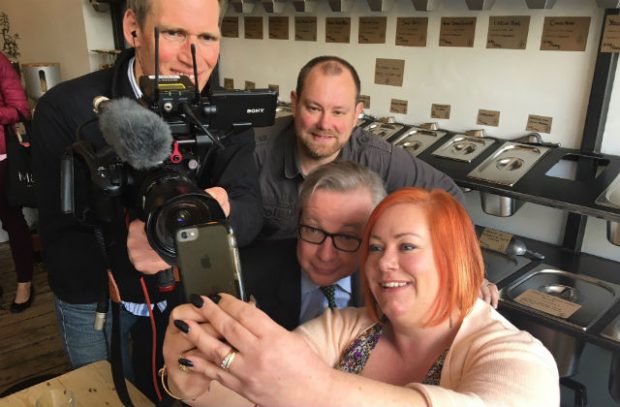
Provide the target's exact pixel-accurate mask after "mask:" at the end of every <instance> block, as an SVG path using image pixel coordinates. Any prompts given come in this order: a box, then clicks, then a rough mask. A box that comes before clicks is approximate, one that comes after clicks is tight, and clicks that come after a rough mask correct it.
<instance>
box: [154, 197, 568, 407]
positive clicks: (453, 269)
mask: <svg viewBox="0 0 620 407" xmlns="http://www.w3.org/2000/svg"><path fill="white" fill-rule="evenodd" d="M362 250H363V252H362V254H361V255H362V260H363V261H362V264H363V267H362V270H363V276H362V278H363V284H364V289H365V295H366V308H365V309H364V308H359V309H358V308H347V309H344V310H336V309H334V310H328V311H326V312H325V313H324V314H323V315H322V316H320V317H318V318H316V319H314V320H312V321H309V322H307V323H306V324H304V325H302V326H300V327H299V328H298V329H297V330H296V331H295V332H292V333H291V332H287V331H286V330H284V329H283V328H280V327H279V326H277V325H276V324H275V323H274V322H273V321H271V320H269V318H268V317H267V316H266V315H265V314H264V313H262V312H261V311H260V310H258V309H256V308H255V307H254V306H253V305H251V304H246V303H243V302H241V301H239V300H236V299H235V298H233V297H231V296H228V295H221V296H215V298H209V299H207V298H206V297H194V299H193V301H192V302H193V306H192V305H184V306H181V307H178V308H177V309H175V310H174V311H173V313H172V316H171V318H172V319H174V320H175V323H174V325H172V324H171V327H169V329H168V332H167V335H166V344H165V346H164V355H165V356H166V362H167V363H168V365H169V366H170V365H177V364H178V366H179V368H178V369H177V368H174V369H164V371H163V373H166V371H167V379H168V381H166V380H165V379H166V378H165V377H163V379H164V383H165V384H166V385H167V389H168V391H169V392H170V393H172V394H173V395H176V397H179V398H182V399H183V400H184V402H186V403H189V404H192V405H233V404H234V405H252V404H258V405H261V406H278V405H279V406H297V405H305V406H364V405H368V406H378V405H382V406H391V405H394V406H403V405H409V406H431V405H433V406H442V407H444V406H459V407H460V406H499V405H502V406H533V405H536V406H553V405H556V406H557V405H559V402H560V395H559V378H558V371H557V367H556V364H555V361H554V359H553V357H552V356H551V354H550V353H549V351H548V350H547V349H545V347H544V346H543V345H542V344H541V343H540V342H539V341H538V340H537V339H535V338H534V337H532V336H531V335H530V334H529V333H527V332H525V331H520V330H518V329H517V328H515V327H514V326H513V325H512V324H511V323H510V322H508V321H507V320H506V319H504V318H503V317H502V316H501V315H500V314H499V313H498V312H497V311H495V310H494V309H493V308H492V307H491V306H490V305H489V304H487V303H486V302H484V301H482V300H480V299H478V298H477V297H478V288H479V287H480V284H481V282H482V280H483V273H484V264H483V261H482V255H481V253H480V246H479V244H478V240H477V238H476V234H475V231H474V227H473V225H472V223H471V220H470V219H469V217H468V215H467V212H466V211H465V209H464V208H463V207H462V206H461V205H460V203H458V202H457V201H456V200H455V199H454V198H453V197H452V196H451V195H450V194H448V193H446V192H445V191H441V190H433V191H430V192H429V191H426V190H423V189H419V188H404V189H401V190H398V191H396V192H394V193H393V194H391V195H389V196H388V197H387V198H385V199H384V200H383V201H382V202H381V203H380V204H379V205H378V206H377V208H376V209H375V210H374V212H373V213H372V215H371V216H370V219H369V221H368V224H367V226H366V229H365V232H364V239H363V242H362ZM231 390H232V391H231ZM235 393H236V394H235ZM240 396H241V397H240Z"/></svg>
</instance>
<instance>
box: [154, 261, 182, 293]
mask: <svg viewBox="0 0 620 407" xmlns="http://www.w3.org/2000/svg"><path fill="white" fill-rule="evenodd" d="M176 284H177V282H176V280H175V279H174V273H173V272H172V267H170V268H167V269H165V270H162V271H160V272H159V273H157V288H158V289H159V292H161V293H167V292H170V291H172V290H174V289H175V287H176Z"/></svg>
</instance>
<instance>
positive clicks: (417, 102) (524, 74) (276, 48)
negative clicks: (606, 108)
mask: <svg viewBox="0 0 620 407" xmlns="http://www.w3.org/2000/svg"><path fill="white" fill-rule="evenodd" d="M227 15H228V16H238V17H239V19H240V21H242V20H243V17H244V16H247V15H249V16H263V32H264V39H262V40H246V39H244V38H243V37H244V30H243V23H242V22H241V23H240V27H239V29H240V37H239V38H223V40H222V51H221V52H222V53H221V73H220V80H221V81H223V79H224V78H233V79H234V81H235V86H236V87H243V86H244V82H245V81H246V80H249V81H253V82H255V83H256V86H257V87H267V85H268V84H277V85H279V86H280V99H282V100H286V101H288V100H290V99H289V94H290V91H291V90H292V89H293V88H294V87H295V80H296V75H297V72H298V70H299V68H300V67H301V66H302V65H303V64H304V63H305V62H307V61H308V60H309V59H310V58H312V57H314V56H317V55H322V54H334V55H338V56H341V57H343V58H345V59H347V60H349V61H350V62H351V63H352V64H353V65H354V66H355V67H356V69H357V70H358V72H359V74H360V77H361V80H362V94H366V95H370V97H371V108H370V110H369V111H368V112H369V113H371V114H373V115H375V116H379V117H381V116H387V115H389V116H394V117H395V119H396V120H397V121H402V122H405V123H411V124H416V123H422V122H428V121H437V120H436V119H431V117H430V108H431V104H432V103H441V104H450V105H451V106H452V112H451V117H450V119H449V120H439V125H440V127H442V128H446V129H450V130H467V129H473V128H481V127H483V128H485V129H486V131H487V133H488V134H489V135H492V136H495V137H500V138H506V139H509V138H513V137H516V136H520V135H524V134H525V133H526V132H525V126H526V121H527V117H528V115H529V114H537V115H543V116H551V117H553V126H552V130H551V134H548V135H547V134H543V138H544V140H545V141H551V142H558V143H561V145H562V146H564V147H569V148H579V146H580V143H581V140H582V133H583V127H584V121H585V116H586V109H587V104H588V99H589V95H590V87H591V81H592V76H593V72H594V63H595V60H596V55H597V47H598V42H599V38H600V34H601V30H602V20H603V15H604V10H603V9H601V8H599V7H598V6H597V4H596V2H595V1H594V0H557V2H556V4H555V6H554V7H553V8H552V9H550V10H534V9H528V8H527V6H526V3H525V1H524V0H496V1H495V5H494V6H493V7H492V8H491V9H490V10H486V11H473V10H468V8H467V5H466V3H465V1H464V0H443V1H441V2H439V4H438V7H437V8H436V9H435V10H433V11H430V12H423V11H416V10H415V9H414V7H413V5H412V3H411V2H410V1H409V0H394V2H393V5H392V8H391V9H389V11H387V12H385V13H380V12H372V11H370V8H369V6H368V3H367V2H366V0H352V6H351V9H350V10H349V11H348V12H346V13H336V12H332V11H331V9H330V7H329V4H328V3H327V2H325V1H319V2H317V4H316V8H315V9H314V11H313V12H312V13H307V14H304V13H297V12H295V10H294V8H293V6H292V4H290V3H288V4H287V5H286V8H285V9H284V11H283V12H282V13H280V14H269V13H267V12H266V11H265V9H264V7H263V6H262V5H261V4H260V2H259V3H257V5H256V6H255V7H254V9H253V10H252V12H251V13H248V14H240V13H237V12H235V11H234V9H233V8H232V6H229V7H228V10H227ZM273 15H282V16H289V40H270V39H268V23H267V21H268V17H269V16H273ZM304 15H308V16H317V17H318V19H317V20H318V35H317V38H318V40H317V41H316V42H301V41H294V39H293V38H294V18H295V16H304ZM509 15H529V16H531V18H530V30H529V35H528V43H527V47H526V49H525V50H500V49H487V48H486V37H487V31H488V21H489V16H509ZM361 16H387V37H386V43H385V44H380V45H375V44H358V41H357V33H358V22H359V17H361ZM424 16H427V17H428V18H429V29H428V39H427V46H426V47H424V48H417V47H402V46H395V45H393V44H394V43H395V39H394V37H395V27H396V18H397V17H424ZM466 16H467V17H469V16H475V17H477V23H476V36H475V42H474V47H473V48H452V47H439V46H438V42H439V41H438V39H439V24H440V19H441V17H466ZM546 16H555V17H564V16H589V17H591V19H592V20H591V25H590V31H589V35H588V42H587V46H586V50H585V52H570V51H541V50H540V39H541V35H542V28H543V22H544V18H545V17H546ZM325 17H351V25H352V27H351V43H350V44H328V43H326V42H325ZM375 58H396V59H404V60H405V61H406V62H405V74H404V83H403V86H402V87H394V86H385V85H375V84H374V83H373V82H374V66H375ZM250 61H251V62H250ZM618 89H620V77H619V78H618V80H617V81H616V83H615V90H614V93H613V96H614V97H613V98H612V103H611V106H610V113H609V120H608V123H607V127H606V132H605V138H604V143H603V152H605V153H610V154H617V155H620V137H617V136H616V134H618V133H619V132H620V117H618V115H617V114H615V113H616V112H618V111H619V109H620V106H619V104H620V95H619V94H620V91H618ZM391 98H396V99H404V100H408V102H409V106H408V114H407V115H398V114H393V113H390V112H389V103H390V99H391ZM478 109H489V110H499V111H500V112H501V117H500V125H499V127H488V126H486V127H485V126H479V125H477V124H476V118H477V112H478ZM466 196H467V207H468V210H469V212H470V214H471V215H472V217H473V219H474V221H475V222H476V223H478V224H480V225H484V226H490V227H494V228H497V229H501V230H506V231H510V232H513V233H517V234H519V235H523V236H528V237H532V238H535V239H538V240H542V241H546V242H550V243H554V244H559V243H561V241H562V236H563V231H564V223H565V219H566V213H565V212H564V211H561V210H558V209H553V208H548V207H544V206H539V205H535V204H530V203H526V204H524V205H523V207H522V208H521V209H520V210H519V211H518V212H517V213H516V214H515V215H513V216H512V217H509V218H499V217H494V216H490V215H487V214H485V213H484V212H483V211H482V210H481V207H480V197H479V194H478V193H477V192H476V191H472V192H470V193H468V194H467V195H466ZM584 251H587V252H589V253H593V254H597V255H600V256H603V257H607V258H611V259H615V260H618V261H620V248H619V247H617V246H614V245H612V244H610V243H608V242H607V240H606V238H605V222H603V221H601V220H599V219H589V222H588V227H587V232H586V241H585V243H584Z"/></svg>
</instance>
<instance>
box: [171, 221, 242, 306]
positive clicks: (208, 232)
mask: <svg viewBox="0 0 620 407" xmlns="http://www.w3.org/2000/svg"><path fill="white" fill-rule="evenodd" d="M176 248H177V264H178V266H179V274H180V276H181V282H182V288H183V291H184V293H183V294H184V298H185V300H186V301H189V296H190V294H199V295H212V294H217V293H221V292H224V293H228V294H231V295H234V296H235V297H237V298H239V299H241V300H243V301H247V298H246V296H245V290H244V288H243V280H242V275H241V265H240V262H239V251H238V249H237V242H236V240H235V235H234V233H233V230H232V228H231V227H230V225H228V223H227V222H226V221H218V222H209V223H205V224H202V225H197V226H192V227H187V228H182V229H179V230H178V231H177V233H176Z"/></svg>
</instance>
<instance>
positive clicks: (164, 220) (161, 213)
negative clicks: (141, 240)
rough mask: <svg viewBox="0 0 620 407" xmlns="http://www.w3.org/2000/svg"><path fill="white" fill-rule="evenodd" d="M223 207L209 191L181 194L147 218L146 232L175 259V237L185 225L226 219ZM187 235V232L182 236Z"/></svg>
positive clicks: (168, 258)
mask: <svg viewBox="0 0 620 407" xmlns="http://www.w3.org/2000/svg"><path fill="white" fill-rule="evenodd" d="M224 217H225V216H224V214H223V212H222V209H221V207H220V206H219V204H218V203H217V201H216V200H215V199H213V198H212V197H211V196H210V195H208V194H206V193H204V192H202V193H194V194H186V195H179V196H177V197H175V198H173V199H170V200H168V201H167V202H165V203H164V204H163V205H162V206H160V207H159V208H158V209H157V211H155V212H154V213H153V214H152V216H150V217H149V219H148V220H147V236H148V238H149V242H150V243H151V246H153V248H155V250H156V251H157V252H158V253H159V254H160V255H161V256H162V258H164V260H166V261H168V263H170V264H174V262H175V260H176V248H175V241H174V238H175V236H176V233H177V231H178V230H179V229H180V228H182V227H187V226H194V225H200V224H203V223H207V222H212V221H215V220H218V219H223V218H224ZM181 237H182V238H186V237H187V236H181Z"/></svg>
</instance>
